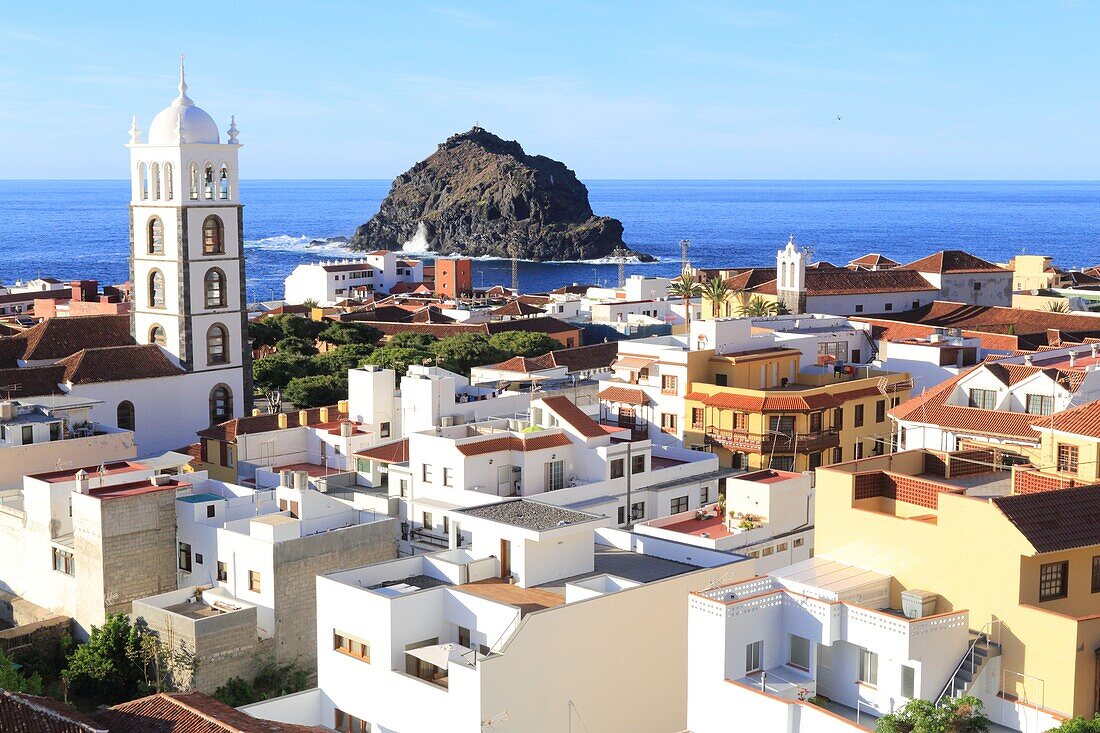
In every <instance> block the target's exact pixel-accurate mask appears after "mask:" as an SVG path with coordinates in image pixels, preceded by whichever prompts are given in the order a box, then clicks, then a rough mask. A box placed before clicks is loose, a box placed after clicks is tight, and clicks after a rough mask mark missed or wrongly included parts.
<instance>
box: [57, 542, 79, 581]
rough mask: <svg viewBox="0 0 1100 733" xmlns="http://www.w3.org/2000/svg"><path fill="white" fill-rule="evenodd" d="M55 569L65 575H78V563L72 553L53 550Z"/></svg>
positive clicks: (59, 549) (58, 548) (58, 549)
mask: <svg viewBox="0 0 1100 733" xmlns="http://www.w3.org/2000/svg"><path fill="white" fill-rule="evenodd" d="M53 569H54V570H56V571H57V572H59V573H65V575H76V562H75V557H74V555H73V553H72V552H70V551H68V550H62V549H61V548H60V547H54V548H53Z"/></svg>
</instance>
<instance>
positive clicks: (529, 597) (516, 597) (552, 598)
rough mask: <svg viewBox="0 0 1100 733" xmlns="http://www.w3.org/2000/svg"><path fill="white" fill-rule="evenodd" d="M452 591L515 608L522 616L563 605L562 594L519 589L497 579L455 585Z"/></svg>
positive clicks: (539, 589)
mask: <svg viewBox="0 0 1100 733" xmlns="http://www.w3.org/2000/svg"><path fill="white" fill-rule="evenodd" d="M454 589H455V590H460V591H464V592H466V593H470V594H471V595H475V596H480V597H481V598H485V599H487V600H490V601H496V602H497V603H506V604H508V605H509V606H515V607H516V608H518V609H519V610H520V614H521V615H523V616H526V615H527V614H529V613H531V612H532V611H542V610H544V609H547V608H554V607H555V606H562V605H564V604H565V596H564V595H562V594H558V593H553V592H551V591H548V590H544V589H542V588H520V587H519V586H518V585H512V584H511V583H508V582H505V581H503V580H500V579H499V578H487V579H486V580H479V581H476V582H474V583H465V584H463V585H456V586H454Z"/></svg>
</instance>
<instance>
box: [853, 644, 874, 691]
mask: <svg viewBox="0 0 1100 733" xmlns="http://www.w3.org/2000/svg"><path fill="white" fill-rule="evenodd" d="M857 679H858V680H859V682H860V683H861V684H864V685H872V686H874V685H877V684H878V655H877V654H875V653H874V652H871V651H867V650H866V649H860V650H859V677H858V678H857Z"/></svg>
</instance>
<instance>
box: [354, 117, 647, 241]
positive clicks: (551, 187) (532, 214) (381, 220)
mask: <svg viewBox="0 0 1100 733" xmlns="http://www.w3.org/2000/svg"><path fill="white" fill-rule="evenodd" d="M413 239H417V240H420V241H421V242H423V243H426V244H427V246H428V249H430V250H431V251H432V252H438V253H440V254H445V255H452V254H453V255H468V256H471V257H478V256H485V255H489V256H495V257H511V256H513V255H512V249H513V247H514V250H515V256H518V257H520V258H521V259H527V260H538V261H548V260H589V259H596V258H600V257H607V256H608V255H610V254H611V253H612V252H613V251H614V250H615V248H616V247H619V246H625V245H624V244H623V225H622V223H621V222H620V221H618V220H617V219H612V218H610V217H607V216H595V215H594V214H593V213H592V207H591V206H590V205H589V203H588V189H587V188H585V186H584V184H583V183H581V182H580V181H579V180H577V176H576V174H574V173H573V171H571V170H569V169H568V168H566V167H565V165H564V164H563V163H559V162H558V161H556V160H551V159H550V158H547V157H545V156H542V155H528V154H527V153H525V152H523V148H522V147H520V144H519V143H518V142H515V141H514V140H513V141H509V140H501V139H500V138H499V137H497V136H496V135H494V134H492V133H491V132H488V131H486V130H483V129H481V128H480V127H475V128H473V129H472V130H470V131H469V132H464V133H461V134H458V135H453V136H451V137H450V138H449V139H448V140H447V142H445V143H443V144H442V145H440V146H439V148H438V149H437V150H436V151H435V152H434V153H432V154H431V155H430V156H428V157H427V158H426V159H424V160H422V161H421V162H419V163H417V164H416V165H414V166H413V167H412V168H410V169H409V170H408V171H406V172H405V173H402V174H401V175H400V176H398V177H397V178H396V179H395V180H394V182H393V186H392V187H391V188H390V193H389V195H388V196H387V197H386V200H385V201H383V202H382V207H381V208H380V209H379V211H378V213H377V214H375V215H374V217H372V218H371V220H370V221H368V222H367V223H366V224H363V225H362V226H360V227H359V228H358V229H356V230H355V236H353V237H352V238H351V239H350V240H349V246H350V247H351V248H352V249H360V250H374V249H380V248H385V249H400V248H401V247H402V245H403V244H405V243H406V242H408V241H409V240H413ZM637 256H638V257H640V258H642V259H644V260H650V259H652V258H650V257H649V256H648V255H637Z"/></svg>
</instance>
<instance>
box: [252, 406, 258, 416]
mask: <svg viewBox="0 0 1100 733" xmlns="http://www.w3.org/2000/svg"><path fill="white" fill-rule="evenodd" d="M259 416H260V408H258V407H253V408H252V417H259Z"/></svg>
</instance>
